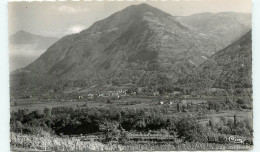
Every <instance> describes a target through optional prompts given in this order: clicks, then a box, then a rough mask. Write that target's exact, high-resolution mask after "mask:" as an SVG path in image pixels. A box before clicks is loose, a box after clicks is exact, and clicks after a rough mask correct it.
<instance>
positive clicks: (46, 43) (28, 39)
mask: <svg viewBox="0 0 260 152" xmlns="http://www.w3.org/2000/svg"><path fill="white" fill-rule="evenodd" d="M56 41H58V38H56V37H44V36H40V35H34V34H32V33H29V32H26V31H24V30H20V31H17V32H16V33H15V34H13V35H11V36H10V37H9V42H10V45H33V46H35V48H36V49H39V50H41V49H47V48H48V47H50V46H51V45H52V44H54V43H55V42H56Z"/></svg>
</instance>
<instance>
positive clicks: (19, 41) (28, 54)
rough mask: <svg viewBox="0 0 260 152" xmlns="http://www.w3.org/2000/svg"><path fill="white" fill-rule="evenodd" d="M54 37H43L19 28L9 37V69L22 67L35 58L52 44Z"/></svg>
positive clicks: (56, 39) (54, 40)
mask: <svg viewBox="0 0 260 152" xmlns="http://www.w3.org/2000/svg"><path fill="white" fill-rule="evenodd" d="M56 41H58V38H55V37H43V36H39V35H34V34H31V33H29V32H26V31H23V30H20V31H18V32H16V33H15V34H13V35H11V36H10V37H9V50H10V51H9V54H10V70H11V71H13V70H16V69H19V68H24V67H25V66H27V65H28V64H30V63H31V62H32V61H34V60H35V59H37V58H38V57H39V56H40V55H41V54H42V53H43V52H44V51H46V50H47V49H48V47H50V46H51V45H52V44H54V43H55V42H56Z"/></svg>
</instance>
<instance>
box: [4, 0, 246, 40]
mask: <svg viewBox="0 0 260 152" xmlns="http://www.w3.org/2000/svg"><path fill="white" fill-rule="evenodd" d="M141 3H147V4H149V5H151V6H153V7H157V8H159V9H161V10H162V11H165V12H167V13H169V14H171V15H173V16H187V15H191V14H196V13H204V12H212V13H218V12H241V13H251V0H168V1H112V2H111V1H76V2H75V1H74V2H72V1H66V2H9V3H8V20H9V21H8V24H9V26H8V27H9V34H13V33H15V32H17V31H19V30H25V31H27V32H30V33H33V34H38V35H42V36H52V37H62V36H64V35H68V34H72V33H78V32H80V31H81V30H83V29H87V28H88V27H89V26H91V25H92V24H93V23H94V22H95V21H98V20H101V19H104V18H106V17H108V16H110V15H111V14H113V13H115V12H117V11H120V10H122V9H124V8H126V7H127V6H130V5H136V4H141Z"/></svg>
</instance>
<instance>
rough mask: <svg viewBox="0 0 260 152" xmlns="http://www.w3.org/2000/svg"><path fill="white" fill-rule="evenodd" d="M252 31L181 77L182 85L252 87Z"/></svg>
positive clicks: (232, 87) (224, 87) (222, 87)
mask: <svg viewBox="0 0 260 152" xmlns="http://www.w3.org/2000/svg"><path fill="white" fill-rule="evenodd" d="M251 34H252V31H249V32H248V33H247V34H245V35H244V36H242V37H241V38H240V39H239V40H237V41H236V42H234V43H232V44H231V45H229V46H228V47H226V48H225V49H223V50H221V51H219V52H217V53H216V54H215V55H213V56H212V57H211V58H210V59H209V60H207V61H206V62H204V63H203V64H202V65H201V66H200V67H198V68H197V69H196V70H194V71H193V72H192V73H193V74H190V75H189V76H187V77H186V78H184V79H181V80H180V81H179V82H178V84H183V85H182V87H185V88H191V89H196V90H203V89H208V88H221V89H235V88H252V36H251Z"/></svg>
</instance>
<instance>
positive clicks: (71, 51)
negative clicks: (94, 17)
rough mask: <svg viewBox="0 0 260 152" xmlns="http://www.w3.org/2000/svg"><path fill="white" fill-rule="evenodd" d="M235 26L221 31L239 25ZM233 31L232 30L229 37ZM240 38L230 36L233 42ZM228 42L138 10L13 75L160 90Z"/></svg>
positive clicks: (100, 24)
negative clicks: (157, 87)
mask: <svg viewBox="0 0 260 152" xmlns="http://www.w3.org/2000/svg"><path fill="white" fill-rule="evenodd" d="M230 22H231V23H230ZM230 22H228V23H223V24H219V26H226V24H237V22H233V20H230ZM249 24H250V23H249ZM212 28H217V27H215V26H214V27H212ZM223 29H224V28H223ZM246 29H248V27H244V29H243V31H244V30H246ZM229 30H232V29H227V31H226V32H228V31H229ZM236 30H237V29H236ZM248 30H249V29H248ZM243 31H241V32H243ZM229 38H230V37H229ZM235 39H236V37H231V38H230V39H229V41H235ZM223 41H225V40H223V37H217V36H216V35H214V34H211V33H208V31H205V32H204V31H203V30H200V29H199V28H195V27H192V26H190V25H186V24H184V23H182V21H179V19H178V17H174V16H171V15H170V14H168V13H166V12H163V11H161V10H159V9H157V8H154V7H151V6H149V5H147V4H140V5H133V6H129V7H127V8H125V9H123V10H122V11H119V12H117V13H115V14H112V15H111V16H109V17H108V18H106V19H103V20H101V21H97V22H95V23H94V24H93V25H92V26H91V27H90V28H88V29H86V30H84V31H82V32H80V33H79V34H73V35H68V36H65V37H63V38H61V39H60V40H59V41H58V42H56V43H55V44H53V45H52V46H51V47H49V48H48V50H47V51H46V52H45V53H44V54H42V55H41V56H40V57H39V58H38V59H37V60H35V61H34V62H33V63H31V64H30V65H29V66H27V67H26V68H24V69H22V70H19V71H16V72H14V73H12V75H13V80H14V81H16V82H17V81H19V80H20V79H21V77H19V78H17V79H15V78H16V76H17V75H18V74H19V75H23V77H26V79H28V77H29V78H30V77H32V75H33V78H32V79H28V80H30V84H36V83H34V82H33V81H37V82H40V81H41V79H42V76H44V75H46V76H52V77H56V78H57V80H59V81H62V82H63V83H64V85H65V86H69V85H73V86H79V87H82V86H91V85H95V84H101V85H104V84H109V83H112V84H114V85H117V84H125V83H132V84H137V85H139V86H145V85H149V86H158V85H163V84H165V83H167V84H169V82H170V83H172V82H176V81H177V80H178V79H179V78H181V77H183V76H184V75H187V74H189V73H191V72H192V71H193V69H194V68H196V67H198V66H199V65H200V64H202V63H203V62H205V61H206V60H207V59H208V58H209V57H210V56H211V55H212V54H214V53H216V52H217V51H219V50H221V49H223V48H224V47H226V46H227V45H228V44H226V43H223ZM24 71H26V72H24ZM21 73H23V74H21ZM37 84H38V83H37ZM24 85H25V86H26V85H27V84H26V83H24ZM19 87H22V86H19ZM26 87H28V86H26ZM35 87H36V86H32V88H35Z"/></svg>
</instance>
